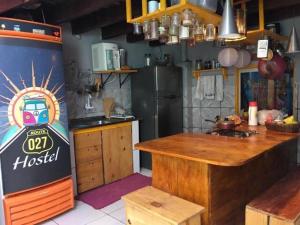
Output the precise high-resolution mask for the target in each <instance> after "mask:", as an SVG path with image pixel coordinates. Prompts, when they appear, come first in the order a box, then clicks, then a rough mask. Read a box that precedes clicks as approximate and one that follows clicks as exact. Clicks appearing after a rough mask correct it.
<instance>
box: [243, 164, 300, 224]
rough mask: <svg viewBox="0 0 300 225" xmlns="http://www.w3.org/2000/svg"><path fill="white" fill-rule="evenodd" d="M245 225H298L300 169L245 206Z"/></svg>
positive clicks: (299, 215) (299, 212) (299, 220)
mask: <svg viewBox="0 0 300 225" xmlns="http://www.w3.org/2000/svg"><path fill="white" fill-rule="evenodd" d="M254 182H255V181H254ZM246 225H300V168H298V169H297V170H296V171H294V172H292V173H290V174H289V175H287V176H286V177H285V178H283V179H282V180H280V181H279V182H277V183H276V184H275V185H274V186H272V187H271V188H270V189H269V190H267V191H266V192H265V193H263V194H262V195H261V196H259V197H258V198H256V199H255V200H254V201H252V202H251V203H250V204H248V205H247V207H246Z"/></svg>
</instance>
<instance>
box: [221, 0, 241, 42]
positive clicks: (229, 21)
mask: <svg viewBox="0 0 300 225" xmlns="http://www.w3.org/2000/svg"><path fill="white" fill-rule="evenodd" d="M218 38H221V39H231V40H233V39H239V38H241V35H240V34H239V33H238V30H237V26H236V21H235V18H234V15H233V9H232V5H231V0H226V3H225V6H224V10H223V15H222V22H221V25H220V28H219V35H218Z"/></svg>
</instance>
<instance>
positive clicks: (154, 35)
mask: <svg viewBox="0 0 300 225" xmlns="http://www.w3.org/2000/svg"><path fill="white" fill-rule="evenodd" d="M150 27H151V32H150V40H153V41H154V40H158V39H159V31H158V20H156V19H153V20H151V21H150Z"/></svg>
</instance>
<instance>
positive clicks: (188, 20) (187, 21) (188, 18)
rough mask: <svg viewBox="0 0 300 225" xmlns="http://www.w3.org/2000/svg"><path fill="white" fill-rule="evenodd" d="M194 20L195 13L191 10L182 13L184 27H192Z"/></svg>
mask: <svg viewBox="0 0 300 225" xmlns="http://www.w3.org/2000/svg"><path fill="white" fill-rule="evenodd" d="M193 20H194V13H193V12H192V10H190V9H185V10H183V12H182V25H183V26H192V25H193Z"/></svg>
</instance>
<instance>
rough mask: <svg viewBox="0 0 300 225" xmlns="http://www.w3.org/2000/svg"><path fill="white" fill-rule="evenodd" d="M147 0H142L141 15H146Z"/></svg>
mask: <svg viewBox="0 0 300 225" xmlns="http://www.w3.org/2000/svg"><path fill="white" fill-rule="evenodd" d="M147 12H148V10H147V0H143V1H142V14H143V16H146V15H147Z"/></svg>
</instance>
